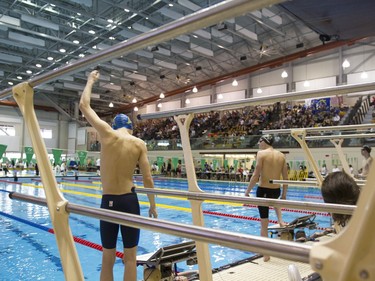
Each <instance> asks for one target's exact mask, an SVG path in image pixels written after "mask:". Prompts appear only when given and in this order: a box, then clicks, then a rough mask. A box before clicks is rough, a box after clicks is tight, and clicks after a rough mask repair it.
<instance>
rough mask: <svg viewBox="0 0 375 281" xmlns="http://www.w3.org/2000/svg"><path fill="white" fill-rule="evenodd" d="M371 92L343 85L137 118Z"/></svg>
mask: <svg viewBox="0 0 375 281" xmlns="http://www.w3.org/2000/svg"><path fill="white" fill-rule="evenodd" d="M371 90H375V83H374V82H369V83H363V84H354V85H342V86H337V87H329V88H323V89H317V90H310V91H299V92H292V93H282V94H275V95H270V96H263V97H255V98H248V99H240V100H236V101H228V102H220V103H215V104H209V105H200V106H192V107H188V108H180V109H173V110H170V111H162V112H153V113H146V114H140V115H138V116H137V117H138V119H141V120H145V119H157V118H163V117H170V116H176V115H184V114H190V113H203V112H207V111H211V110H220V111H221V110H229V109H237V108H239V107H244V106H250V105H260V104H263V103H271V102H272V103H275V102H282V101H288V100H297V99H307V98H314V97H322V96H333V95H347V94H350V93H353V92H361V91H371ZM374 126H375V125H374ZM345 127H350V126H345ZM322 128H327V127H319V129H322ZM332 128H334V127H332ZM316 129H318V128H316ZM272 131H274V132H273V133H275V134H276V133H279V132H283V131H285V132H284V133H290V130H283V129H281V130H268V131H266V132H272ZM264 132H265V131H264Z"/></svg>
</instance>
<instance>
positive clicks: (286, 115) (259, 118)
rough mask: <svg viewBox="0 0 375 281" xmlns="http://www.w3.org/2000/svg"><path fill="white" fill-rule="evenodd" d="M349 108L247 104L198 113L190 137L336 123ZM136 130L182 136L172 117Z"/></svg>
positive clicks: (159, 136)
mask: <svg viewBox="0 0 375 281" xmlns="http://www.w3.org/2000/svg"><path fill="white" fill-rule="evenodd" d="M347 110H348V109H347V108H344V107H342V108H339V107H326V106H324V105H321V106H320V107H316V106H306V105H294V106H291V105H286V104H283V105H281V104H280V103H277V104H274V105H273V106H263V107H262V106H254V107H245V108H243V109H238V110H227V111H221V112H213V111H211V112H209V113H200V114H196V115H195V117H194V118H193V120H192V123H191V126H190V137H191V138H201V137H206V136H208V137H211V136H222V137H230V136H245V135H259V134H260V131H261V130H275V129H290V128H308V127H321V126H334V125H337V124H339V122H340V120H341V118H342V117H343V116H344V115H345V114H346V112H347ZM133 134H134V135H135V136H136V137H139V138H141V139H143V140H146V141H147V140H167V139H176V138H177V139H179V138H180V134H179V128H178V126H177V123H176V122H175V121H174V119H173V118H172V117H169V118H162V119H151V120H143V121H139V122H138V123H137V125H136V126H135V128H134V132H133Z"/></svg>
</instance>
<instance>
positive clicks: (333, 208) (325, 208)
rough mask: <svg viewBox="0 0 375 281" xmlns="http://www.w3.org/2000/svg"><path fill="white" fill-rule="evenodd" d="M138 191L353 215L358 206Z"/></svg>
mask: <svg viewBox="0 0 375 281" xmlns="http://www.w3.org/2000/svg"><path fill="white" fill-rule="evenodd" d="M137 193H145V194H154V195H169V196H176V197H184V198H188V199H189V200H201V201H202V200H211V201H223V202H231V203H243V204H254V205H260V206H273V207H287V208H292V209H299V210H315V211H321V212H328V213H329V212H334V213H337V214H347V215H351V214H352V213H353V212H354V211H355V209H356V208H357V207H356V206H354V205H341V204H328V203H315V202H300V201H294V200H280V199H268V198H257V197H244V196H234V195H221V194H209V193H205V192H201V193H200V192H188V191H179V190H164V189H158V188H140V189H137Z"/></svg>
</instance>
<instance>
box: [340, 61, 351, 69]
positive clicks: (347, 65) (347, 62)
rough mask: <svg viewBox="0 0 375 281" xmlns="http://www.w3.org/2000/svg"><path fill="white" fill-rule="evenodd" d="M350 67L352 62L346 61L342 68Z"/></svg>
mask: <svg viewBox="0 0 375 281" xmlns="http://www.w3.org/2000/svg"><path fill="white" fill-rule="evenodd" d="M349 66H350V62H349V61H348V60H347V59H345V60H344V62H343V63H342V67H343V68H348V67H349Z"/></svg>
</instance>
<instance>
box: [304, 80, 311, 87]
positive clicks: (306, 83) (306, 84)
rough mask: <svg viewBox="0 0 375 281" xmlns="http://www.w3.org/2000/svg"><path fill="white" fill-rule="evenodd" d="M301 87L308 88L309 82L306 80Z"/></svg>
mask: <svg viewBox="0 0 375 281" xmlns="http://www.w3.org/2000/svg"><path fill="white" fill-rule="evenodd" d="M303 86H304V87H306V88H307V87H310V82H309V81H308V80H306V81H305V82H303Z"/></svg>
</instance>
